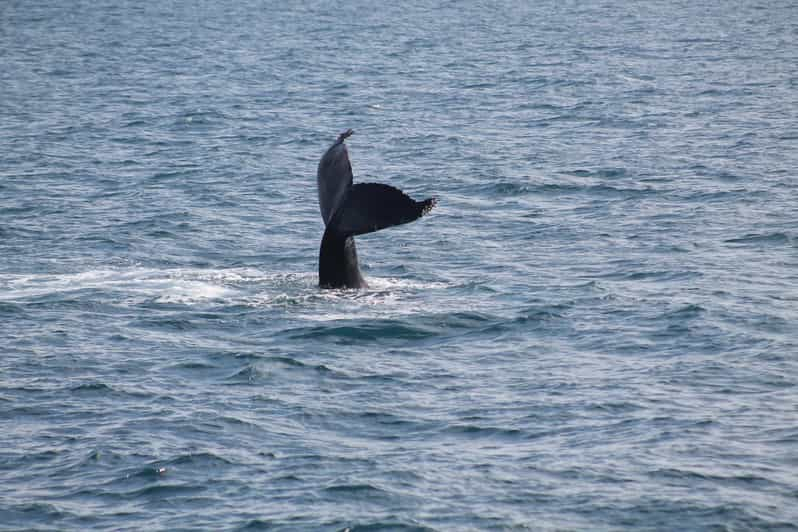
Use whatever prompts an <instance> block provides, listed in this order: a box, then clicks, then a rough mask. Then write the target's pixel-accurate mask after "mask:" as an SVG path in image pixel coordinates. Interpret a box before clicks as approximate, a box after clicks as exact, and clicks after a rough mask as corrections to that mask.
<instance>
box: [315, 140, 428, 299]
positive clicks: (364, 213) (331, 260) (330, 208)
mask: <svg viewBox="0 0 798 532" xmlns="http://www.w3.org/2000/svg"><path fill="white" fill-rule="evenodd" d="M353 133H354V131H353V130H351V129H347V130H346V131H344V132H343V133H341V134H340V135H338V139H337V140H336V141H335V142H334V143H333V144H332V146H330V147H329V148H328V149H327V151H326V152H324V155H322V157H321V160H320V161H319V167H318V171H317V172H316V185H317V188H318V195H319V210H320V211H321V218H322V220H323V221H324V235H323V236H322V239H321V246H320V248H319V287H321V288H368V283H367V282H366V280H365V279H364V278H363V274H362V273H361V272H360V267H359V266H358V262H357V248H356V247H355V238H354V237H355V236H357V235H365V234H367V233H373V232H375V231H380V230H382V229H386V228H388V227H393V226H395V225H402V224H406V223H410V222H412V221H415V220H417V219H419V218H421V217H422V216H424V215H425V214H427V213H429V212H430V210H432V208H433V207H434V206H435V205H436V204H437V202H438V200H437V198H427V199H425V200H422V201H416V200H414V199H413V198H411V197H410V196H408V195H407V194H405V193H404V192H402V191H401V190H399V189H398V188H396V187H392V186H390V185H385V184H382V183H357V184H353V182H352V181H353V178H352V164H351V163H350V161H349V152H348V151H347V149H346V144H345V143H344V141H345V140H346V139H347V138H349V137H350V136H351V135H352V134H353Z"/></svg>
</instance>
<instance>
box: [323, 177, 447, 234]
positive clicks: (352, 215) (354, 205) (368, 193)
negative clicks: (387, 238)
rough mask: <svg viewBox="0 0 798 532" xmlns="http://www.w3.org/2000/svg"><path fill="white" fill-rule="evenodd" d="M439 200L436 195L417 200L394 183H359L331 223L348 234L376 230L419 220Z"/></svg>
mask: <svg viewBox="0 0 798 532" xmlns="http://www.w3.org/2000/svg"><path fill="white" fill-rule="evenodd" d="M436 203H437V200H436V199H435V198H429V199H425V200H423V201H416V200H414V199H413V198H411V197H410V196H408V195H407V194H405V193H404V192H402V191H401V190H399V189H398V188H394V187H392V186H390V185H382V184H377V183H358V184H357V185H352V187H351V188H350V189H349V192H348V193H347V195H346V197H345V198H344V200H343V201H342V202H341V205H340V206H339V207H338V209H337V210H336V211H335V215H334V216H333V218H332V221H331V222H330V226H331V227H333V228H334V230H335V231H336V232H337V233H339V234H344V235H362V234H365V233H372V232H374V231H379V230H380V229H385V228H386V227H391V226H394V225H401V224H406V223H408V222H412V221H413V220H417V219H418V218H421V217H422V216H424V215H425V214H427V213H428V212H429V211H430V210H431V209H432V208H433V207H434V206H435V204H436Z"/></svg>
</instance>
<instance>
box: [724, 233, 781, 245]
mask: <svg viewBox="0 0 798 532" xmlns="http://www.w3.org/2000/svg"><path fill="white" fill-rule="evenodd" d="M724 242H725V243H727V244H741V245H748V244H752V245H776V246H783V245H785V244H790V243H791V242H792V238H791V237H790V236H789V235H787V234H786V233H781V232H776V233H766V234H751V233H749V234H747V235H745V236H741V237H738V238H729V239H727V240H724Z"/></svg>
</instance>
